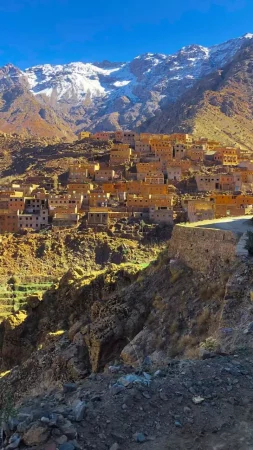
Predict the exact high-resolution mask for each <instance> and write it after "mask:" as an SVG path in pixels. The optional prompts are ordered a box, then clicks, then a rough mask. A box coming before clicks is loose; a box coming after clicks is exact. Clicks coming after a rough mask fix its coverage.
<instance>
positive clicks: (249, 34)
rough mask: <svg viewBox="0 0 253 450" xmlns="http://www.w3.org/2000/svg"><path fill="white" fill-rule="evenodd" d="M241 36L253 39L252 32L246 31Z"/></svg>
mask: <svg viewBox="0 0 253 450" xmlns="http://www.w3.org/2000/svg"><path fill="white" fill-rule="evenodd" d="M242 37H243V38H246V39H253V34H252V33H246V34H244V36H242Z"/></svg>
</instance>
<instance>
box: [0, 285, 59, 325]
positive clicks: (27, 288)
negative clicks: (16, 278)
mask: <svg viewBox="0 0 253 450" xmlns="http://www.w3.org/2000/svg"><path fill="white" fill-rule="evenodd" d="M52 283H53V281H51V282H49V281H47V282H37V283H23V284H22V283H21V284H17V285H15V290H14V291H12V290H11V288H10V287H9V286H8V285H7V284H6V285H0V321H1V320H3V319H5V318H6V317H8V316H9V315H10V314H12V313H13V312H17V311H19V310H20V309H23V308H24V306H25V305H26V299H27V297H28V296H29V295H31V294H35V293H40V292H42V293H43V292H45V291H46V290H47V289H49V288H50V287H51V286H52Z"/></svg>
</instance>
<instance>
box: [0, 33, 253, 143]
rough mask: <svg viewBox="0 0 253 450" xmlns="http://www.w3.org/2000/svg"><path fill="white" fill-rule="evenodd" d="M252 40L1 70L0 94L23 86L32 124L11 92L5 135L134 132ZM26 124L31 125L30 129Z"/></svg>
mask: <svg viewBox="0 0 253 450" xmlns="http://www.w3.org/2000/svg"><path fill="white" fill-rule="evenodd" d="M252 37H253V35H252V34H246V35H244V36H242V37H240V38H237V39H232V40H230V41H228V42H225V43H223V44H219V45H215V46H212V47H210V48H207V47H203V46H200V45H190V46H187V47H183V48H182V49H181V50H179V51H178V52H176V53H175V54H172V55H164V54H152V53H146V54H144V55H139V56H137V57H136V58H134V59H133V60H132V61H130V62H123V63H111V62H109V61H103V62H100V63H82V62H77V63H70V64H66V65H56V66H52V65H50V64H45V65H41V66H35V67H31V68H28V69H26V70H25V71H24V72H21V71H19V69H16V68H14V67H13V66H5V67H4V68H2V72H3V73H4V74H5V78H6V80H8V83H7V84H6V81H5V79H3V77H2V80H0V90H2V92H3V93H6V96H7V97H8V95H9V94H8V92H9V91H10V92H12V91H13V89H14V87H13V86H16V85H17V86H18V87H19V90H20V84H22V86H24V80H26V86H29V90H30V94H29V101H32V100H33V101H32V103H33V113H34V114H33V115H34V117H33V118H32V117H30V116H27V108H25V111H26V115H25V117H24V112H23V111H22V112H21V111H20V110H19V109H18V107H15V102H17V103H18V104H22V102H24V104H26V102H27V101H28V92H27V90H26V89H25V93H24V92H23V91H22V92H19V91H18V92H16V94H15V95H14V97H13V95H12V96H11V99H10V100H11V104H12V103H13V105H14V108H12V110H11V111H10V107H9V109H7V112H8V111H9V112H8V114H7V115H6V120H7V119H8V120H7V122H8V125H7V127H9V128H7V129H13V127H16V130H20V129H22V127H24V128H25V129H27V131H30V132H31V133H33V132H36V133H41V127H42V124H43V126H44V127H45V132H46V125H47V127H49V124H50V125H52V127H53V130H54V131H55V132H56V133H57V134H58V135H61V136H62V135H65V136H66V135H68V134H69V133H70V129H72V131H74V132H77V131H80V130H83V129H89V130H91V131H95V130H108V129H111V130H113V129H119V128H123V129H134V128H136V127H139V126H141V125H142V124H143V123H145V122H146V120H147V119H150V118H152V117H153V116H154V115H155V114H157V113H159V112H160V111H161V109H162V108H164V106H165V105H168V104H173V103H174V102H175V101H176V100H177V99H178V98H179V97H182V96H184V94H185V93H186V92H187V91H188V90H189V89H190V88H191V87H192V86H194V84H195V83H196V82H197V81H198V80H200V79H202V78H203V77H205V76H206V75H208V74H210V73H212V72H214V71H215V70H217V69H220V68H221V67H223V66H224V65H225V64H226V63H228V62H229V61H231V59H233V58H234V56H235V54H236V52H237V51H238V50H240V49H241V48H242V47H243V46H244V45H245V44H247V43H248V42H251V41H252ZM6 74H7V76H6ZM21 79H22V83H21V81H20V80H21ZM23 89H24V87H23ZM2 95H4V94H2ZM24 95H25V98H24ZM12 97H13V98H12ZM31 99H32V100H31ZM14 100H15V101H14ZM4 111H5V110H4ZM4 111H3V112H4ZM10 113H12V114H11V116H10V117H9V115H10ZM50 114H51V115H50ZM0 118H1V116H0ZM3 118H5V117H4V116H3ZM27 118H28V119H29V120H31V119H33V120H32V121H31V124H32V125H29V127H30V128H29V127H28V123H27V120H26V119H27ZM15 122H17V123H15ZM37 122H38V123H37ZM11 126H12V128H10V127H11ZM0 128H1V122H0ZM51 131H52V130H51ZM51 131H49V130H48V131H47V133H49V134H50V133H51ZM59 131H60V134H59Z"/></svg>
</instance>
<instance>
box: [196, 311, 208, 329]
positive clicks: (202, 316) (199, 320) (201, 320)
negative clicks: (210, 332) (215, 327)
mask: <svg viewBox="0 0 253 450" xmlns="http://www.w3.org/2000/svg"><path fill="white" fill-rule="evenodd" d="M209 318H210V311H209V309H208V308H204V309H203V311H202V313H201V314H200V315H199V316H198V317H197V320H196V321H197V324H198V326H199V327H202V326H203V325H206V324H207V322H208V321H209Z"/></svg>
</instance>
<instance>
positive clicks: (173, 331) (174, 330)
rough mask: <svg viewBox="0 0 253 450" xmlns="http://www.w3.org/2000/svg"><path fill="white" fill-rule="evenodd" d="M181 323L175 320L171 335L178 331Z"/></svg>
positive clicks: (171, 327)
mask: <svg viewBox="0 0 253 450" xmlns="http://www.w3.org/2000/svg"><path fill="white" fill-rule="evenodd" d="M178 328H179V323H178V321H177V320H174V321H173V322H172V324H171V326H170V334H174V333H176V332H177V331H178Z"/></svg>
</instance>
